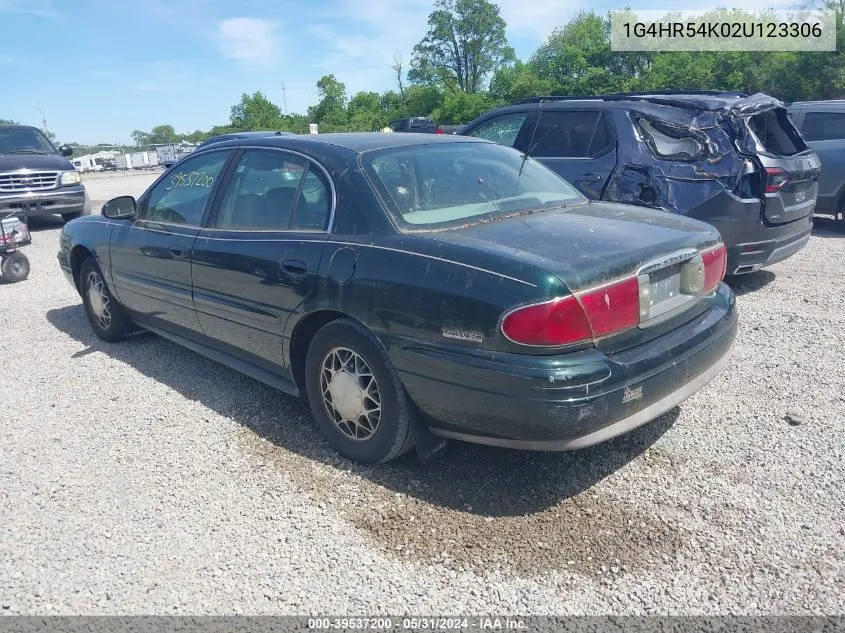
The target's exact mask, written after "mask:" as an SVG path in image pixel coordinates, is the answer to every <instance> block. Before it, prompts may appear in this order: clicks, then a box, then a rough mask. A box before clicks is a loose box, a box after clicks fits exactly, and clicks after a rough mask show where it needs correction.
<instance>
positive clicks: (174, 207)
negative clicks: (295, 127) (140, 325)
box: [110, 149, 233, 337]
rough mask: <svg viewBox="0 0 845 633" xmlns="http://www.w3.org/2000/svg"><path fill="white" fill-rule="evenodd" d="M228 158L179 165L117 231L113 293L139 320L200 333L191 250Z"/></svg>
mask: <svg viewBox="0 0 845 633" xmlns="http://www.w3.org/2000/svg"><path fill="white" fill-rule="evenodd" d="M232 153H233V152H232V150H229V149H226V150H218V151H212V152H202V153H200V154H197V155H196V156H192V157H191V158H188V159H187V160H185V161H183V162H181V163H179V165H177V166H176V167H174V168H173V169H171V170H170V171H168V172H166V173H165V174H164V175H163V176H162V177H161V178H159V180H158V181H157V182H156V183H155V184H154V185H153V186H152V187H151V188H150V189H149V190H148V191H147V192H146V193H145V194H144V195H143V196H141V198H140V199H139V200H138V211H137V213H136V216H135V218H133V219H132V220H127V221H125V222H118V223H117V225H116V226H115V228H114V230H113V232H112V234H111V241H110V257H111V275H112V280H113V284H114V289H115V292H116V294H117V296H118V299H119V301H120V302H121V303H122V304H123V305H124V306H126V307H127V308H128V309H130V310H131V311H133V312H134V313H135V315H136V316H137V318H139V320H142V321H147V322H149V323H150V324H151V325H154V326H158V327H162V328H164V329H167V330H171V331H174V332H176V333H179V334H182V335H187V336H193V337H196V335H197V334H198V333H199V332H200V326H199V321H198V320H197V315H196V310H195V309H194V303H193V298H192V291H191V256H192V249H193V246H194V241H195V240H196V237H197V235H198V234H199V232H200V227H201V226H202V223H203V218H204V216H205V214H206V211H207V210H208V208H209V206H210V203H211V201H212V199H213V197H214V195H215V192H216V190H217V188H218V186H219V183H220V179H221V176H222V174H223V172H224V169H225V167H226V164H227V162H228V160H229V158H231V156H232Z"/></svg>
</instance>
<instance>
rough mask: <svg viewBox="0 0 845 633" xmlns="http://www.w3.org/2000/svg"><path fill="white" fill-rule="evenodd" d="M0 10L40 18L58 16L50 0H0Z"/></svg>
mask: <svg viewBox="0 0 845 633" xmlns="http://www.w3.org/2000/svg"><path fill="white" fill-rule="evenodd" d="M0 11H5V12H8V13H26V14H27V15H36V16H39V17H42V18H57V17H59V12H58V11H56V9H55V7H54V6H53V2H52V0H0Z"/></svg>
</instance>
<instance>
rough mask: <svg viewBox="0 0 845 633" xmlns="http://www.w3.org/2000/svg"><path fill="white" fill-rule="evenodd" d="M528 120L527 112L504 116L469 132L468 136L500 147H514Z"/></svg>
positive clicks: (489, 120) (488, 120) (486, 122)
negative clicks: (491, 142)
mask: <svg viewBox="0 0 845 633" xmlns="http://www.w3.org/2000/svg"><path fill="white" fill-rule="evenodd" d="M527 118H528V113H527V112H511V113H509V114H502V115H500V116H497V117H493V118H492V119H487V120H486V121H485V122H484V123H482V124H481V125H479V126H478V127H476V128H475V129H474V130H472V131H470V132H468V133H467V136H477V137H478V138H483V139H486V140H488V141H493V142H495V143H498V144H499V145H507V146H508V147H513V146H514V144H515V143H516V139H517V137H518V136H519V131H520V130H521V129H522V126H523V125H524V124H525V119H527Z"/></svg>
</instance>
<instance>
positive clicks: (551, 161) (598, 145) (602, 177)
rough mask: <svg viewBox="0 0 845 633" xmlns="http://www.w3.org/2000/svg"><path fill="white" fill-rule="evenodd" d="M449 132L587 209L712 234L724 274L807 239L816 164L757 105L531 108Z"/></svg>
mask: <svg viewBox="0 0 845 633" xmlns="http://www.w3.org/2000/svg"><path fill="white" fill-rule="evenodd" d="M460 133H461V134H467V135H470V136H479V137H482V138H487V139H490V140H495V141H497V142H500V143H503V144H507V145H512V146H514V147H516V148H517V149H520V150H522V151H524V152H526V153H527V154H530V155H531V156H532V157H533V158H536V159H537V160H539V161H540V162H543V163H544V164H546V165H547V166H548V167H550V168H551V169H553V170H554V171H556V172H557V173H559V174H560V175H561V176H563V177H564V178H566V179H567V180H569V181H570V182H572V183H573V184H574V185H575V186H576V187H578V189H579V190H580V191H581V192H582V193H584V194H585V195H586V196H587V197H588V198H591V199H593V200H606V201H610V202H624V203H629V204H637V205H641V206H646V207H651V208H655V209H663V210H665V211H670V212H674V213H679V214H683V215H686V216H688V217H692V218H695V219H698V220H702V221H704V222H707V223H709V224H712V225H713V226H715V227H716V228H718V229H719V231H720V233H721V234H722V239H723V240H724V242H725V244H726V245H727V247H728V269H727V272H728V274H729V275H736V274H742V273H749V272H753V271H756V270H759V269H760V268H762V267H763V266H768V265H770V264H774V263H775V262H778V261H782V260H784V259H786V258H787V257H789V256H791V255H793V254H794V253H796V252H797V251H799V250H800V249H801V248H803V246H804V245H805V244H806V243H807V242H808V241H809V239H810V233H811V230H812V217H813V209H814V206H815V203H816V196H817V192H818V185H817V181H818V178H819V172H820V162H819V158H818V156H817V155H816V153H815V152H814V151H813V150H812V149H810V148H809V147H808V146H807V144H806V143H805V142H804V139H803V138H802V137H801V134H800V133H799V132H798V131H797V130H796V129H795V127H794V126H793V125H792V123H791V122H790V120H789V117H788V116H787V113H786V109H785V108H784V104H783V103H781V102H780V101H778V100H777V99H774V98H773V97H770V96H768V95H764V94H755V95H751V96H748V95H745V94H742V93H726V92H700V93H698V92H696V93H691V92H684V93H677V94H676V93H661V94H651V93H637V94H618V95H603V96H596V97H535V98H533V99H528V100H526V101H524V102H522V103H519V104H516V105H513V106H509V107H505V108H500V109H498V110H494V111H493V112H489V113H487V114H485V115H483V116H482V117H480V118H478V119H476V120H475V121H473V122H472V123H469V124H468V125H467V126H466V127H465V128H464V129H463V130H461V132H460Z"/></svg>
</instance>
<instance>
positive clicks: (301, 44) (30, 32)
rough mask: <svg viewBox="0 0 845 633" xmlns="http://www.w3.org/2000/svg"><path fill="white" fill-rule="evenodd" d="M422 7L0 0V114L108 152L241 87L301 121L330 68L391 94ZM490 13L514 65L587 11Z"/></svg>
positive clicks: (225, 0)
mask: <svg viewBox="0 0 845 633" xmlns="http://www.w3.org/2000/svg"><path fill="white" fill-rule="evenodd" d="M676 2H677V0H676V1H675V2H671V3H667V4H669V5H675V6H677V5H676ZM756 3H757V2H756V1H754V0H752V4H756ZM780 3H781V2H779V1H777V2H775V4H780ZM432 4H433V2H432V0H322V1H319V2H318V1H315V0H311V1H310V2H309V1H308V0H275V1H274V0H240V1H239V0H131V1H115V0H75V1H73V2H69V1H67V0H65V1H62V2H59V1H57V0H0V78H2V79H0V118H6V119H15V120H18V121H21V122H23V123H28V124H32V125H40V121H41V114H40V112H39V108H40V110H41V111H43V113H44V116H45V117H46V119H47V124H48V127H49V129H50V130H51V131H53V132H55V133H56V135H57V140H59V141H62V142H70V141H78V142H81V143H101V142H110V143H118V142H127V141H129V140H130V133H131V132H132V130H133V129H142V130H149V129H150V128H151V127H153V126H154V125H157V124H160V123H170V124H172V125H173V126H174V127H175V128H176V130H177V131H178V132H190V131H193V130H196V129H208V128H209V127H211V126H212V125H216V124H223V123H226V122H227V121H228V118H229V108H230V107H231V106H232V105H233V104H234V103H236V102H237V101H238V100H239V98H240V95H241V94H242V93H244V92H248V93H251V92H254V91H256V90H261V91H262V92H264V93H265V94H266V95H267V96H268V97H269V98H270V99H271V100H272V101H274V102H275V103H277V104H278V105H279V106H280V107H283V99H282V88H281V86H282V83H284V84H285V88H286V91H285V94H286V100H287V110H288V111H289V112H304V111H305V109H306V108H307V106H308V105H309V104H312V103H314V102H315V101H316V87H315V84H316V82H317V80H318V79H319V78H320V77H321V76H322V75H325V74H328V73H334V74H335V76H336V77H337V78H338V79H339V80H340V81H342V82H344V83H345V84H346V88H347V94H349V95H351V94H354V93H355V92H357V91H358V90H375V91H378V92H381V91H383V90H386V89H390V88H393V87H394V79H393V77H392V71H391V69H390V66H391V64H392V61H393V56H394V54H395V53H400V54H401V55H402V56H403V57H404V59H405V61H406V64H407V61H408V60H409V59H410V55H411V49H412V48H413V46H414V44H415V43H417V42H418V41H419V40H420V39H421V38H422V37H423V35H424V34H425V31H426V18H427V16H428V13H429V12H430V11H431V9H432ZM497 4H499V6H500V8H501V13H502V16H503V17H504V18H505V20H506V21H507V23H508V38H509V40H510V43H511V45H512V46H513V47H514V48H515V49H516V52H517V54H518V55H519V56H520V57H523V58H524V57H527V56H528V55H530V54H531V53H532V52H533V51H534V49H535V48H536V47H537V45H538V44H539V43H540V42H542V41H543V39H545V37H546V36H547V35H548V34H549V33H550V32H551V30H552V29H553V28H554V27H556V26H559V25H562V24H564V23H565V22H566V21H567V20H568V19H569V18H571V17H572V16H573V15H575V14H576V13H577V12H578V11H579V10H580V9H582V8H585V7H586V6H587V4H586V0H569V1H566V2H565V1H563V0H499V2H498V3H497ZM624 4H634V3H623V2H619V3H616V2H613V1H612V0H600V1H599V2H597V3H590V4H589V8H591V9H593V10H596V11H606V10H607V9H610V8H616V6H619V7H621V6H623V5H624ZM709 4H712V3H711V2H707V3H703V4H702V5H697V6H707V5H709ZM635 6H639V5H635ZM743 6H748V2H743ZM642 8H652V7H651V6H650V3H648V6H643V7H642Z"/></svg>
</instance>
